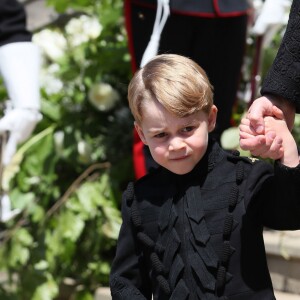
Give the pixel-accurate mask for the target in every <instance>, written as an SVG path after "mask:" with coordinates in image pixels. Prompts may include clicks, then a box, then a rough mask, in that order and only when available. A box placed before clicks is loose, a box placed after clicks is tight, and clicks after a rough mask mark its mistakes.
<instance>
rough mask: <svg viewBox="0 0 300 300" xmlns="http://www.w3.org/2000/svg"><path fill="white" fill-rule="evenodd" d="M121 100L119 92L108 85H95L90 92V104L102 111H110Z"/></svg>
mask: <svg viewBox="0 0 300 300" xmlns="http://www.w3.org/2000/svg"><path fill="white" fill-rule="evenodd" d="M119 99H120V96H119V94H118V92H117V91H116V90H115V89H114V88H113V87H112V86H111V85H110V84H108V83H103V82H101V83H97V84H94V85H93V86H92V87H91V89H90V91H89V100H90V102H91V103H92V104H93V105H94V106H95V107H96V108H97V109H99V110H100V111H108V110H110V109H111V108H113V107H114V105H115V104H116V102H117V101H118V100H119Z"/></svg>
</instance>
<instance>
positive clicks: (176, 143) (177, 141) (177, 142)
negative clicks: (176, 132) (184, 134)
mask: <svg viewBox="0 0 300 300" xmlns="http://www.w3.org/2000/svg"><path fill="white" fill-rule="evenodd" d="M183 148H184V142H183V140H182V139H181V138H178V137H174V138H172V139H171V140H170V143H169V151H176V150H180V149H183Z"/></svg>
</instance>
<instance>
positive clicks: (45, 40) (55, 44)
mask: <svg viewBox="0 0 300 300" xmlns="http://www.w3.org/2000/svg"><path fill="white" fill-rule="evenodd" d="M32 40H33V42H34V43H35V44H37V45H38V46H39V47H40V48H41V49H42V51H43V53H44V54H45V55H46V56H47V57H48V58H50V59H51V60H53V61H56V60H57V59H59V58H61V57H62V56H63V55H64V54H65V53H66V50H67V41H66V39H65V37H64V36H63V35H62V34H61V33H60V32H58V31H54V30H50V29H44V30H42V31H40V32H38V33H36V34H34V35H33V38H32Z"/></svg>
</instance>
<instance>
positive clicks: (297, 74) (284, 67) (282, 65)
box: [261, 0, 300, 113]
mask: <svg viewBox="0 0 300 300" xmlns="http://www.w3.org/2000/svg"><path fill="white" fill-rule="evenodd" d="M261 93H262V95H265V94H274V95H277V96H281V97H283V98H285V99H287V100H289V101H291V102H292V103H294V104H295V106H296V111H297V113H300V0H294V1H293V4H292V7H291V12H290V16H289V22H288V25H287V29H286V32H285V34H284V37H283V40H282V43H281V45H280V47H279V50H278V53H277V55H276V58H275V60H274V63H273V64H272V67H271V69H270V71H269V73H268V75H267V77H266V79H265V80H264V83H263V87H262V90H261Z"/></svg>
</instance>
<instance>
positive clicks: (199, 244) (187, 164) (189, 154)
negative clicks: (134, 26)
mask: <svg viewBox="0 0 300 300" xmlns="http://www.w3.org/2000/svg"><path fill="white" fill-rule="evenodd" d="M128 101H129V106H130V109H131V112H132V114H133V116H134V119H135V127H136V130H137V132H138V134H139V136H140V138H141V140H142V141H143V143H145V144H147V145H148V146H149V149H150V152H151V155H152V157H153V159H154V160H155V161H156V162H157V163H158V164H159V165H160V167H158V168H157V169H155V170H154V171H153V172H149V174H147V175H146V176H144V177H143V178H141V179H139V180H137V181H136V182H135V183H131V184H129V186H128V188H127V190H126V191H125V192H124V194H123V201H122V218H123V224H122V226H121V230H120V234H119V239H118V243H117V251H116V256H115V259H114V261H113V264H112V268H111V274H110V287H111V294H112V299H113V300H127V299H128V300H131V299H135V300H145V299H147V300H150V299H152V296H153V299H160V300H167V299H174V300H179V299H180V300H181V299H193V300H196V299H201V300H202V299H223V300H225V299H227V300H250V299H251V300H262V299H270V300H271V299H275V296H274V291H273V287H272V282H271V278H270V274H269V270H268V266H267V260H266V253H265V248H264V241H263V234H262V233H263V228H264V226H267V227H270V228H273V229H278V230H288V229H290V230H293V229H300V198H299V194H300V164H299V157H298V151H297V146H296V143H295V140H294V138H293V136H292V135H291V133H290V131H289V129H288V128H287V125H286V123H285V122H284V120H282V119H276V118H273V117H267V118H265V123H266V131H267V132H269V131H271V130H272V131H273V132H274V134H275V135H276V139H277V140H278V143H280V144H281V146H282V149H283V150H282V155H281V157H280V160H278V161H276V162H275V163H274V166H273V165H272V164H270V163H267V162H265V161H263V160H261V161H260V160H258V159H252V158H247V157H240V156H239V153H237V152H236V151H233V152H232V153H231V152H229V151H225V150H223V149H222V148H221V147H220V145H219V144H218V143H217V142H216V141H215V140H213V139H212V138H210V137H209V133H210V132H212V131H213V130H214V127H215V124H216V117H217V108H216V106H215V105H214V104H213V92H212V88H211V85H210V83H209V80H208V78H207V76H206V74H205V72H204V71H203V69H202V68H201V67H200V66H199V65H197V64H196V63H195V62H194V61H192V60H191V59H189V58H186V57H183V56H179V55H176V54H162V55H158V56H155V57H154V58H153V59H152V60H150V61H149V62H148V63H147V64H146V65H145V66H144V67H143V68H141V69H140V70H139V71H138V72H136V73H135V75H134V77H133V79H132V80H131V82H130V84H129V87H128ZM248 122H249V121H248ZM243 126H246V127H247V126H249V124H247V123H246V122H245V123H244V125H243Z"/></svg>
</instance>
